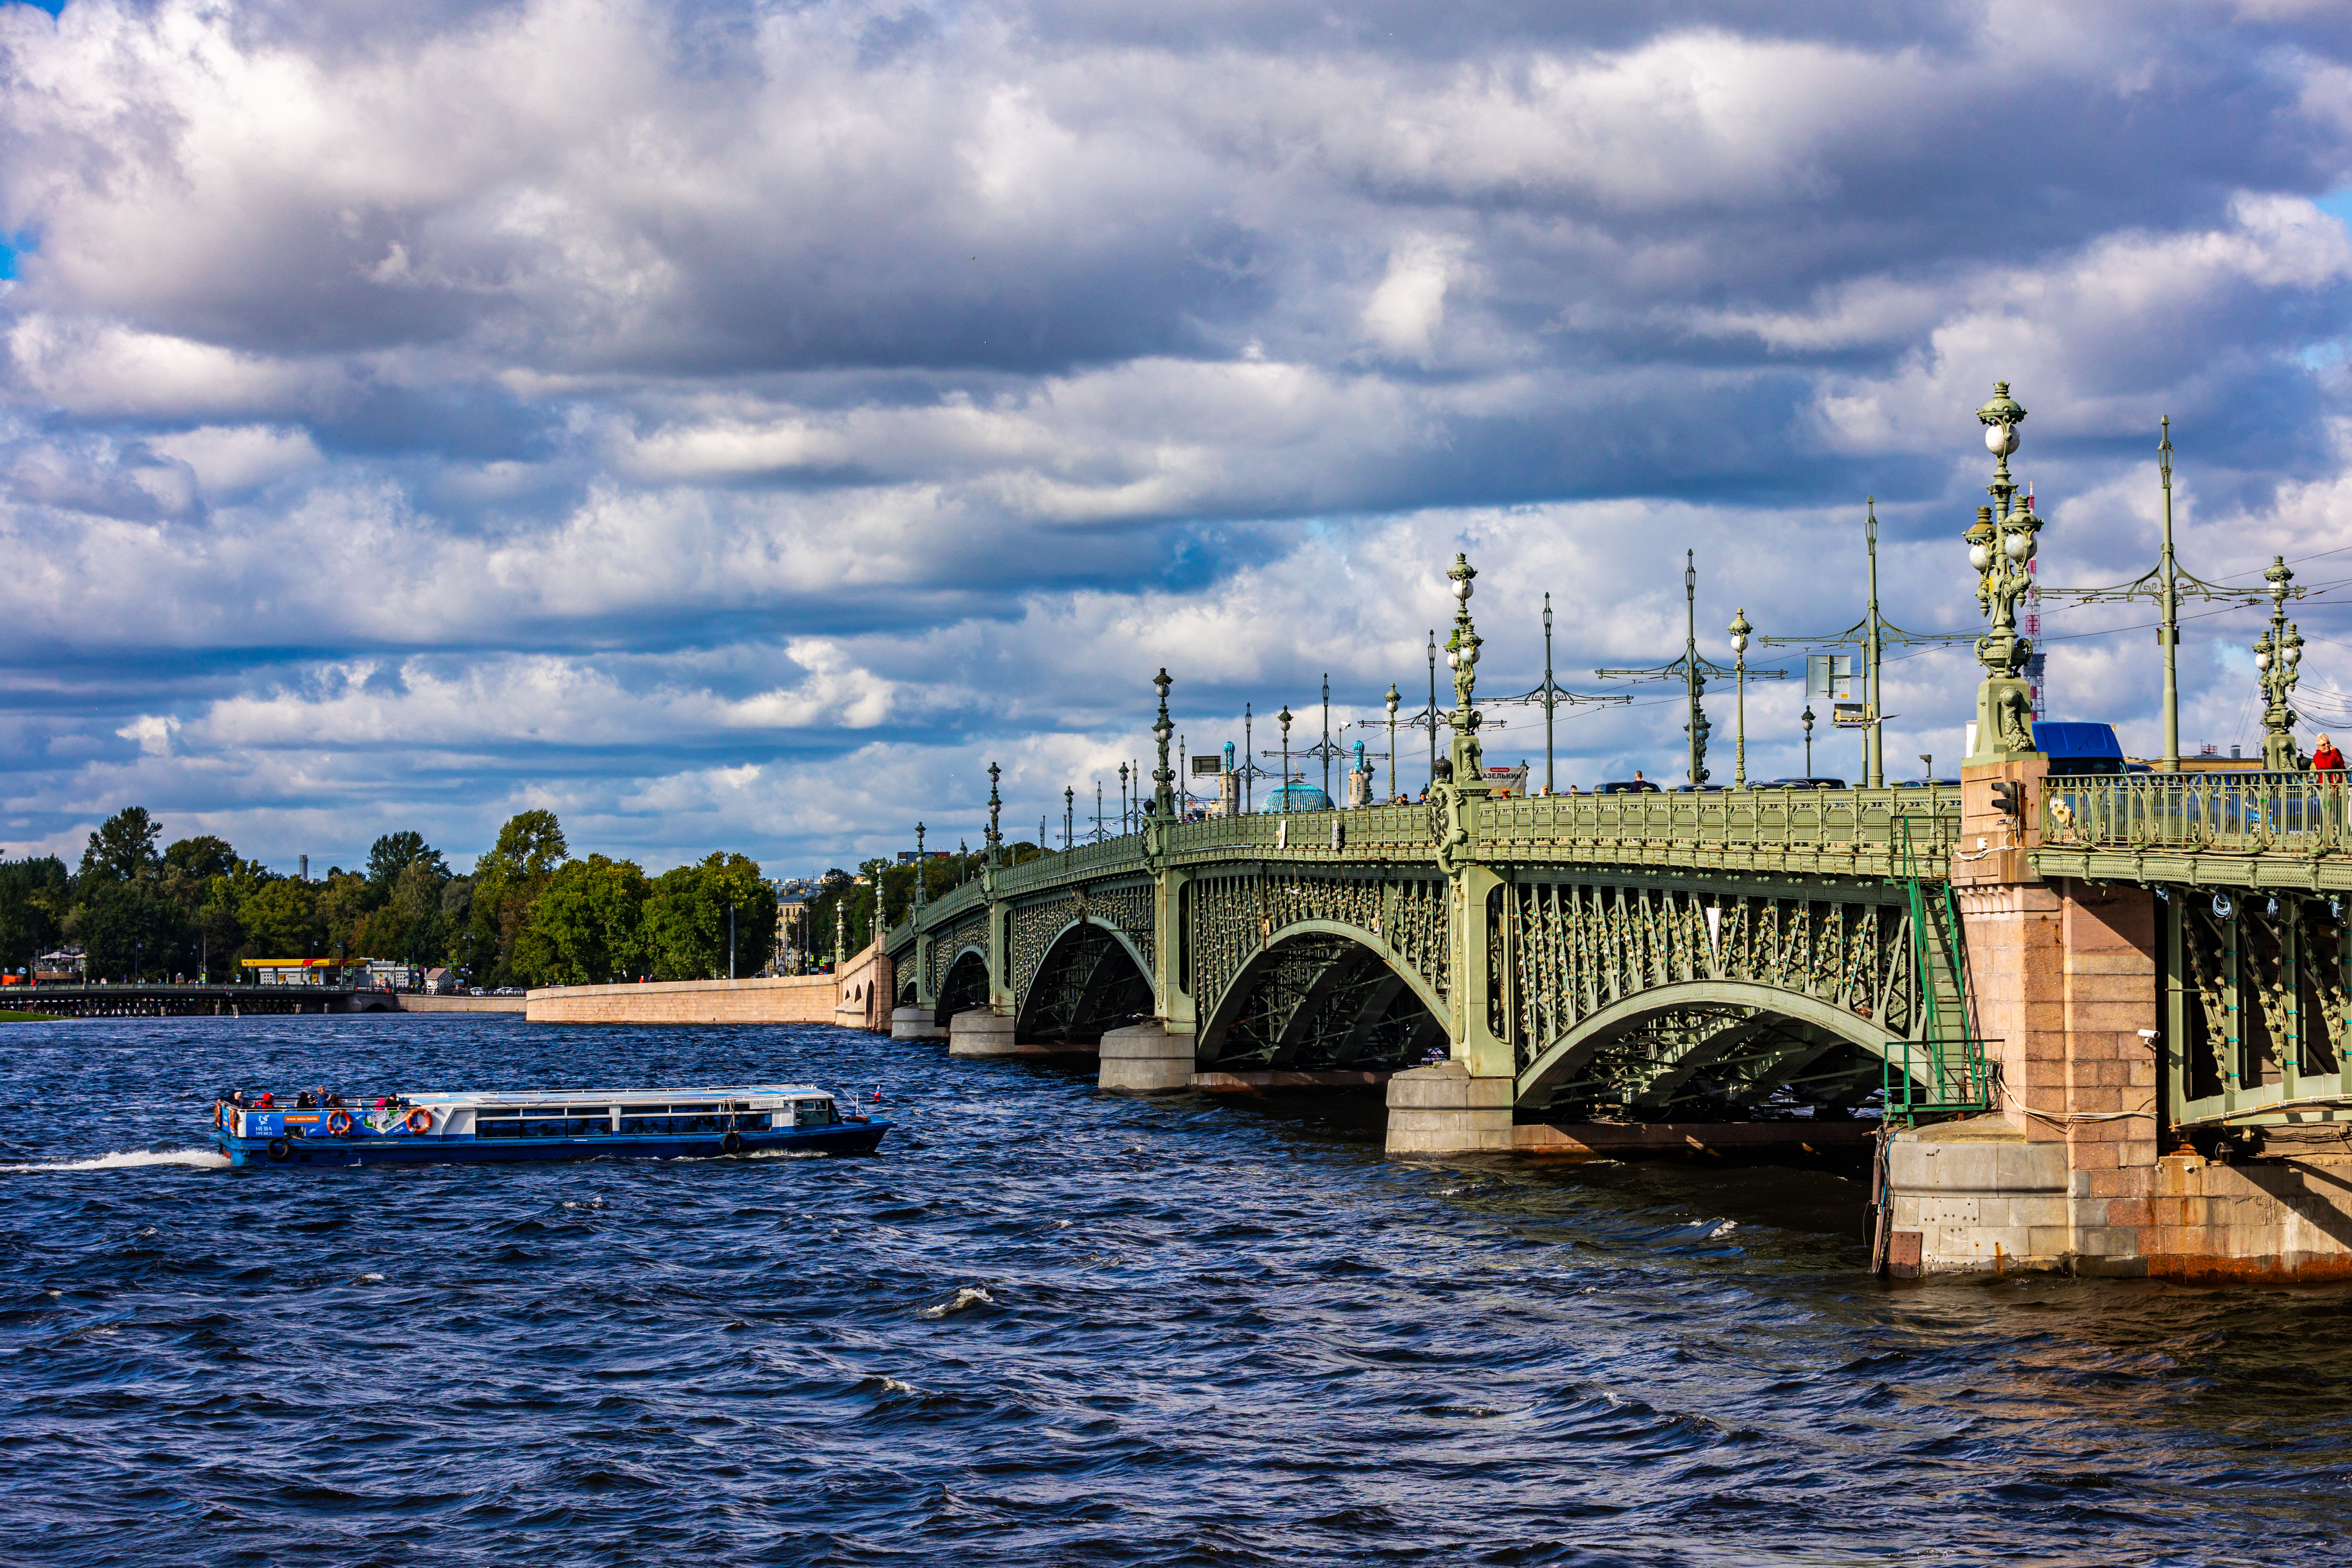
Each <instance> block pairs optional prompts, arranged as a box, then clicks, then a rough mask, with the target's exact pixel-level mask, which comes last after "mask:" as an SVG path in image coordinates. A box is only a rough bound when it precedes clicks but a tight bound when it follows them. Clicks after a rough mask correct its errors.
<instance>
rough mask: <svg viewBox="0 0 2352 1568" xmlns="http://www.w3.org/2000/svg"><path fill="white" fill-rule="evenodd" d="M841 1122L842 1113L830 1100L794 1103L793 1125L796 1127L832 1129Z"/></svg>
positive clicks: (796, 1101) (795, 1101)
mask: <svg viewBox="0 0 2352 1568" xmlns="http://www.w3.org/2000/svg"><path fill="white" fill-rule="evenodd" d="M840 1120H841V1113H840V1112H839V1111H837V1110H834V1108H833V1101H831V1100H794V1101H793V1126H795V1127H831V1126H833V1125H834V1124H835V1122H837V1121H840Z"/></svg>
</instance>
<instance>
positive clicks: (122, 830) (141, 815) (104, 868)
mask: <svg viewBox="0 0 2352 1568" xmlns="http://www.w3.org/2000/svg"><path fill="white" fill-rule="evenodd" d="M161 837H163V827H162V826H161V825H160V824H158V823H157V822H156V820H155V819H154V818H153V817H152V816H148V815H147V808H146V807H145V806H143V805H126V806H124V807H123V808H122V809H121V811H118V812H116V813H115V814H114V815H113V816H110V817H108V818H107V819H106V820H105V821H104V822H102V823H100V825H99V828H98V831H97V832H95V833H93V834H91V835H90V836H89V847H88V848H86V849H84V850H83V851H82V856H81V871H80V873H79V876H80V879H82V880H83V881H86V882H98V881H109V882H129V881H132V880H135V879H138V878H139V877H142V876H143V875H145V874H147V873H148V872H151V871H152V870H153V869H154V868H155V866H156V861H157V857H156V854H155V840H157V839H158V838H161Z"/></svg>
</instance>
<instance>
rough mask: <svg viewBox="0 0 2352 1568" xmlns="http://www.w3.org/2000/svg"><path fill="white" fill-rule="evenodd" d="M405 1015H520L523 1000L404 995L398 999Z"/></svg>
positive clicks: (505, 997) (507, 997) (500, 997)
mask: <svg viewBox="0 0 2352 1568" xmlns="http://www.w3.org/2000/svg"><path fill="white" fill-rule="evenodd" d="M398 1004H399V1011H401V1012H403V1013H520V1012H521V1011H522V1010H523V998H521V997H520V996H419V995H413V994H405V993H404V994H402V995H401V996H400V997H399V998H398Z"/></svg>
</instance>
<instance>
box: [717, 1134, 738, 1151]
mask: <svg viewBox="0 0 2352 1568" xmlns="http://www.w3.org/2000/svg"><path fill="white" fill-rule="evenodd" d="M719 1147H720V1148H721V1149H724V1150H726V1151H727V1152H729V1153H730V1154H740V1153H741V1152H743V1134H741V1133H740V1132H730V1133H729V1134H727V1136H726V1137H724V1138H721V1139H720V1140H719Z"/></svg>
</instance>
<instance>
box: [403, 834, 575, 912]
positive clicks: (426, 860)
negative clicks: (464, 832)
mask: <svg viewBox="0 0 2352 1568" xmlns="http://www.w3.org/2000/svg"><path fill="white" fill-rule="evenodd" d="M549 820H550V821H552V820H553V818H550V819H549ZM559 837H560V836H559ZM416 865H422V866H424V867H425V868H426V869H427V870H428V871H430V872H431V873H432V875H433V876H434V877H435V878H436V886H438V884H439V881H441V880H446V879H447V878H448V875H449V867H448V864H447V863H446V861H444V860H443V859H442V858H441V851H439V850H438V849H436V848H434V847H433V846H431V845H430V844H427V843H425V835H423V834H422V833H415V832H402V833H387V834H385V835H384V836H383V837H381V838H379V839H377V840H376V841H375V844H374V846H373V847H372V848H370V849H369V850H368V861H367V879H368V886H369V887H371V888H373V889H374V890H375V900H376V902H377V903H378V904H382V903H383V902H384V901H385V900H389V899H390V898H391V897H392V890H393V887H394V884H395V883H397V882H398V881H399V880H400V876H401V873H402V872H404V871H405V870H407V869H408V868H410V867H411V866H416Z"/></svg>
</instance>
